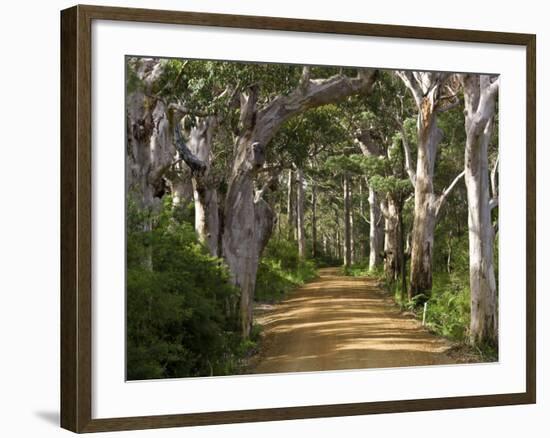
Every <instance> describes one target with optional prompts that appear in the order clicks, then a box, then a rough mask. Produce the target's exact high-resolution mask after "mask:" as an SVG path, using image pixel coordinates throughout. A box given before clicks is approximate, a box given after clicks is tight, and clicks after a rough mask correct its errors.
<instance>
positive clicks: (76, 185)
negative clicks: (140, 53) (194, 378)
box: [61, 5, 536, 433]
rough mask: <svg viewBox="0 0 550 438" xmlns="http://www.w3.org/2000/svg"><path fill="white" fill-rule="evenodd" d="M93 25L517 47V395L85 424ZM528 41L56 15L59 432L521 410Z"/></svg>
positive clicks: (82, 12)
mask: <svg viewBox="0 0 550 438" xmlns="http://www.w3.org/2000/svg"><path fill="white" fill-rule="evenodd" d="M93 20H114V21H128V22H147V23H163V24H186V25H196V26H217V27H227V28H247V29H260V30H277V31H278V30H281V31H294V32H315V33H325V34H348V35H356V36H374V37H388V38H411V39H425V40H435V41H452V42H474V43H490V44H501V45H517V46H523V47H525V48H526V59H527V63H526V66H525V69H526V78H527V82H526V84H527V87H526V96H525V99H526V103H527V105H526V109H527V117H526V121H527V126H526V145H527V152H526V154H527V155H526V161H527V169H526V175H527V181H526V184H527V192H526V203H527V210H526V232H527V235H526V242H527V245H526V248H525V251H526V285H525V290H526V311H527V317H526V340H525V342H526V361H525V363H526V391H525V392H522V393H510V394H495V395H491V394H487V395H481V396H460V397H446V398H431V399H415V400H397V401H383V402H365V403H346V404H335V405H321V406H319V405H316V406H300V407H284V408H270V409H251V410H239V411H224V412H206V413H193V414H175V415H156V416H139V417H126V418H101V419H94V418H92V288H91V281H92V273H91V263H92V256H91V247H92V232H91V230H92V214H91V205H92V185H91V179H92V157H91V141H92V139H91V133H92V124H91V117H92V113H91V108H92V90H91V69H92V48H91V44H92V35H91V24H92V21H93ZM535 57H536V37H535V35H529V34H517V33H501V32H486V31H470V30H456V29H439V28H425V27H410V26H395V25H380V24H363V23H347V22H331V21H318V20H302V19H289V18H273V17H256V16H237V15H225V14H209V13H196V12H175V11H165V10H145V9H129V8H111V7H99V6H80V5H79V6H75V7H72V8H70V9H66V10H64V11H62V12H61V426H62V427H63V428H66V429H68V430H71V431H74V432H79V433H81V432H99V431H114V430H128V429H148V428H162V427H176V426H193V425H210V424H222V423H239V422H255V421H272V420H289V419H303V418H317V417H335V416H350V415H364V414H377V413H395V412H409V411H425V410H439V409H456V408H471V407H483V406H500V405H516V404H529V403H535V401H536V312H535V310H536V283H535V282H536V280H535V278H536V156H535V154H536V152H535V151H536V147H535V141H536V117H535V115H536V100H535V99H536V97H535V96H536V80H535V71H536V67H535Z"/></svg>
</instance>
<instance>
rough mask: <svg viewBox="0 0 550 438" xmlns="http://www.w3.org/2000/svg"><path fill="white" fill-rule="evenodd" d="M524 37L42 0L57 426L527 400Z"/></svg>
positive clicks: (528, 205)
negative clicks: (53, 40) (54, 153)
mask: <svg viewBox="0 0 550 438" xmlns="http://www.w3.org/2000/svg"><path fill="white" fill-rule="evenodd" d="M535 41H536V39H535V35H528V34H516V33H501V32H485V31H473V30H457V29H438V28H421V27H408V26H395V25H380V24H365V23H348V22H331V21H314V20H301V19H300V20H298V19H288V18H273V17H256V16H235V15H222V14H205V13H195V12H175V11H161V10H144V9H126V8H110V7H97V6H75V7H72V8H70V9H66V10H64V11H62V12H61V425H62V427H64V428H66V429H69V430H71V431H74V432H79V433H80V432H96V431H113V430H127V429H146V428H161V427H176V426H190V425H207V424H221V423H236V422H252V421H271V420H286V419H299V418H316V417H329V416H348V415H364V414H374V413H395V412H406V411H421V410H438V409H455V408H470V407H484V406H499V405H513V404H527V403H535V400H536V395H535V387H536V385H535V383H536V369H535V363H536V351H535V343H536V339H535V336H536V334H535V327H536V324H535V309H536V307H535V295H536V284H535V257H536V256H535V254H536V250H535V230H536V223H535V218H536V202H535V198H536V197H535V193H536V174H535V168H536V158H535V138H536V136H535V120H536V117H535V112H536V104H535V86H536V78H535ZM501 237H502V238H501Z"/></svg>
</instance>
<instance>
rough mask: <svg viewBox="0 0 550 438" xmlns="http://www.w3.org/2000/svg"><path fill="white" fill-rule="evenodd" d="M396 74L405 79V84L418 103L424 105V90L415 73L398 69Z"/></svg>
mask: <svg viewBox="0 0 550 438" xmlns="http://www.w3.org/2000/svg"><path fill="white" fill-rule="evenodd" d="M395 74H396V75H397V76H398V77H399V78H400V79H401V80H402V81H403V83H404V84H405V86H406V87H407V88H408V89H409V90H410V91H411V93H412V95H413V98H414V101H415V102H416V105H417V106H418V107H420V106H421V105H422V99H423V98H424V92H423V90H422V88H421V87H420V85H419V84H418V80H417V79H416V78H415V77H414V75H413V73H412V72H410V71H406V70H396V72H395Z"/></svg>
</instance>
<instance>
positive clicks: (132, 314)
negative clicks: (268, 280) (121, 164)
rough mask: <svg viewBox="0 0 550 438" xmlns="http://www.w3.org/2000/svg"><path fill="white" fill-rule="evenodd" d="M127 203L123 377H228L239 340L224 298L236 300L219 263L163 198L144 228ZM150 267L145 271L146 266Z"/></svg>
mask: <svg viewBox="0 0 550 438" xmlns="http://www.w3.org/2000/svg"><path fill="white" fill-rule="evenodd" d="M144 216H145V215H144V214H143V212H140V211H139V210H138V209H137V208H135V205H132V204H131V203H130V204H129V208H128V221H127V224H128V228H127V289H126V290H127V301H126V306H127V378H128V379H129V380H135V379H152V378H167V377H183V376H207V375H222V374H229V373H232V372H234V371H235V369H236V368H237V366H238V362H239V356H238V353H239V352H240V350H239V349H240V344H241V339H240V335H239V333H238V325H237V320H236V318H235V317H233V316H231V315H230V314H229V313H228V308H229V306H228V303H229V302H230V301H231V300H236V299H237V298H238V292H237V290H236V289H235V288H234V287H233V286H231V284H230V283H229V276H228V272H227V270H226V268H225V266H224V265H223V264H222V263H221V261H220V260H219V259H217V258H215V257H211V256H210V255H209V254H208V253H207V251H206V250H205V248H204V247H203V246H202V245H201V244H199V243H198V242H197V239H196V237H195V232H194V230H193V227H192V226H191V225H190V224H188V223H186V222H182V223H180V222H178V221H176V220H175V219H174V218H173V217H172V210H171V205H170V200H167V202H166V204H165V206H164V209H163V210H162V212H161V213H160V214H158V215H157V216H155V217H154V222H155V226H154V229H153V231H149V232H144V231H142V230H143V227H142V226H140V220H141V219H142V218H143V217H144ZM151 265H152V268H151Z"/></svg>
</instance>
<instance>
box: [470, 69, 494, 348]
mask: <svg viewBox="0 0 550 438" xmlns="http://www.w3.org/2000/svg"><path fill="white" fill-rule="evenodd" d="M461 79H462V83H463V86H464V101H465V122H466V150H465V170H466V175H465V180H466V191H467V194H468V229H469V233H468V235H469V248H470V294H471V316H470V343H471V344H474V345H477V344H483V343H489V344H491V345H497V343H498V306H497V290H496V280H495V273H494V265H493V263H494V260H493V259H494V254H493V248H494V230H493V225H492V221H491V209H492V204H494V203H492V202H491V201H492V198H493V197H492V196H491V194H490V180H489V174H490V169H489V162H488V161H489V160H488V146H489V142H490V140H491V135H492V132H493V119H494V116H495V107H496V105H495V101H496V96H497V93H498V79H496V80H495V81H494V82H491V80H490V77H489V76H486V75H482V76H479V75H463V76H462V78H461ZM494 193H496V190H494Z"/></svg>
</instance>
